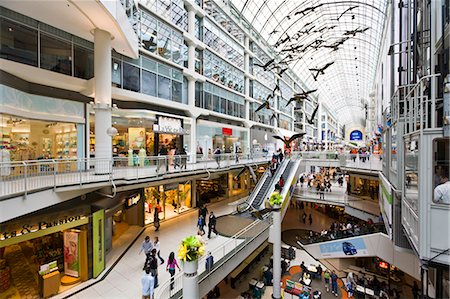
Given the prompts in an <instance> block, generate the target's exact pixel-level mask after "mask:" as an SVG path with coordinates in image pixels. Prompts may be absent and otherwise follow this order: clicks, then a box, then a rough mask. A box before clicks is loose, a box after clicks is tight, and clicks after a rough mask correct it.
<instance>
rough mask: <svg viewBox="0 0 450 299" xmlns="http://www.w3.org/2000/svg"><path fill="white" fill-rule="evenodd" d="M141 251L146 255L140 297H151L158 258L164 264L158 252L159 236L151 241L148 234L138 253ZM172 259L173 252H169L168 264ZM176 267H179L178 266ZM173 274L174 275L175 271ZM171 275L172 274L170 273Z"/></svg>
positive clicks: (155, 283)
mask: <svg viewBox="0 0 450 299" xmlns="http://www.w3.org/2000/svg"><path fill="white" fill-rule="evenodd" d="M142 252H144V253H145V256H146V258H145V262H144V267H143V271H144V275H143V276H142V278H141V282H142V298H143V299H153V294H154V289H155V288H157V287H158V260H159V261H160V263H161V265H162V264H164V259H163V258H162V257H161V252H160V243H159V238H158V237H155V240H154V241H153V242H152V241H151V239H150V236H146V237H145V239H144V242H142V246H141V249H140V250H139V254H141V253H142ZM174 259H175V253H173V252H171V253H170V254H169V259H168V265H169V264H170V263H171V261H172V263H173V260H174ZM175 263H176V260H175ZM177 266H178V265H177ZM178 269H180V268H179V267H178ZM173 274H174V275H175V271H174V272H173ZM171 276H173V275H172V273H171Z"/></svg>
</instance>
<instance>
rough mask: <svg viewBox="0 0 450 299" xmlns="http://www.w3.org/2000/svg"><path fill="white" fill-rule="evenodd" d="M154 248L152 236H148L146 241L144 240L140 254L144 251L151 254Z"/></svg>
mask: <svg viewBox="0 0 450 299" xmlns="http://www.w3.org/2000/svg"><path fill="white" fill-rule="evenodd" d="M152 249H153V243H152V242H151V241H150V237H149V236H146V237H145V240H144V242H142V246H141V250H139V254H141V252H142V251H143V252H144V253H145V254H146V255H147V254H149V253H150V252H151V251H152Z"/></svg>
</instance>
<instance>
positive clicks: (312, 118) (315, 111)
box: [306, 104, 319, 125]
mask: <svg viewBox="0 0 450 299" xmlns="http://www.w3.org/2000/svg"><path fill="white" fill-rule="evenodd" d="M318 110H319V104H317V107H316V109H314V111H313V113H312V115H311V118H308V116H306V121H307V122H308V124H310V125H312V124H314V118H315V117H316V114H317V111H318Z"/></svg>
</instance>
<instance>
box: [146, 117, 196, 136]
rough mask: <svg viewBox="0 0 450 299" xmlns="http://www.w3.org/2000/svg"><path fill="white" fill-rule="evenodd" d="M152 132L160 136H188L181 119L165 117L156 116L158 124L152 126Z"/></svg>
mask: <svg viewBox="0 0 450 299" xmlns="http://www.w3.org/2000/svg"><path fill="white" fill-rule="evenodd" d="M153 132H155V133H162V134H178V135H185V134H189V130H185V129H184V128H183V124H182V121H181V119H178V118H172V117H167V116H158V124H155V125H153Z"/></svg>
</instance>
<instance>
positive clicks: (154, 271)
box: [147, 248, 158, 288]
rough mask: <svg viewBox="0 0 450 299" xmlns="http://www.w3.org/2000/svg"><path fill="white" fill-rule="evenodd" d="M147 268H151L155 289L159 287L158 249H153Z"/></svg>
mask: <svg viewBox="0 0 450 299" xmlns="http://www.w3.org/2000/svg"><path fill="white" fill-rule="evenodd" d="M147 267H148V268H150V272H151V273H152V275H153V277H155V288H157V287H158V262H157V260H156V249H155V248H153V249H152V252H151V253H150V254H149V256H148V264H147Z"/></svg>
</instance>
